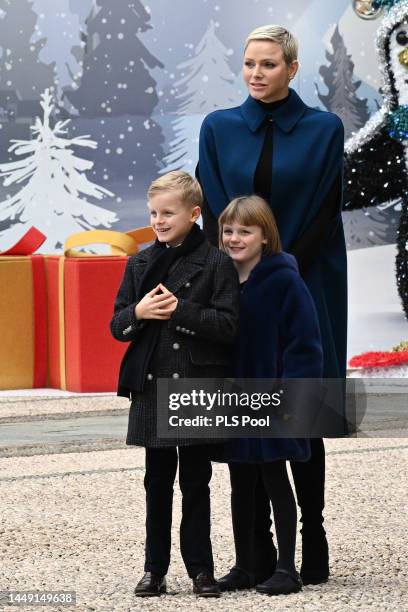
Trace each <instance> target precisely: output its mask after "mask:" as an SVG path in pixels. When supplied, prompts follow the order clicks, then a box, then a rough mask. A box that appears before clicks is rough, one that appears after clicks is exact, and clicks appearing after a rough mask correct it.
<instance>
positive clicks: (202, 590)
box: [193, 572, 221, 597]
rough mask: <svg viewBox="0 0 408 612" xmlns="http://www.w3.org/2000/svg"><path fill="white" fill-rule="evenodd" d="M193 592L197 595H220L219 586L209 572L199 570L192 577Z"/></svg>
mask: <svg viewBox="0 0 408 612" xmlns="http://www.w3.org/2000/svg"><path fill="white" fill-rule="evenodd" d="M193 593H195V594H196V595H198V596H199V597H219V596H220V595H221V591H220V587H219V586H218V584H217V582H216V581H215V579H214V576H212V575H210V574H204V572H201V573H200V574H198V575H197V576H196V577H195V578H193Z"/></svg>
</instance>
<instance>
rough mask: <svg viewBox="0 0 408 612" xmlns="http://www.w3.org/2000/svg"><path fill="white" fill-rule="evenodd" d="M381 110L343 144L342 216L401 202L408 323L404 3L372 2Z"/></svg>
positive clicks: (400, 272)
mask: <svg viewBox="0 0 408 612" xmlns="http://www.w3.org/2000/svg"><path fill="white" fill-rule="evenodd" d="M381 6H382V7H384V8H386V9H387V14H386V15H385V17H384V18H383V20H382V22H381V25H380V28H379V30H378V32H377V41H376V44H377V51H378V56H379V67H380V70H381V73H382V76H383V81H384V83H383V88H382V93H383V96H384V101H383V106H382V107H381V108H380V110H379V111H378V112H377V113H375V115H373V116H372V117H371V119H370V120H369V121H368V122H367V124H366V125H365V126H364V127H362V128H361V129H360V130H359V131H358V132H357V133H356V134H355V135H354V136H352V137H351V138H350V139H349V140H348V141H347V142H346V144H345V161H346V164H345V183H344V194H345V210H353V209H356V208H365V207H370V206H377V205H378V204H383V203H385V202H389V201H392V200H396V199H398V200H400V201H401V207H402V208H401V217H400V222H399V227H398V232H397V257H396V277H397V287H398V292H399V295H400V297H401V301H402V306H403V309H404V313H405V316H406V317H407V318H408V0H374V3H373V8H374V9H376V8H379V7H381Z"/></svg>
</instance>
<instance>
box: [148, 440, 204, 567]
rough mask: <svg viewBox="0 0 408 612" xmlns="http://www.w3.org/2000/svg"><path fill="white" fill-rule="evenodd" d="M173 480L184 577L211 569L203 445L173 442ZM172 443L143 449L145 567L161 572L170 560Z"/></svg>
mask: <svg viewBox="0 0 408 612" xmlns="http://www.w3.org/2000/svg"><path fill="white" fill-rule="evenodd" d="M178 461H179V484H180V489H181V492H182V496H183V500H182V519H181V525H180V549H181V555H182V557H183V561H184V564H185V566H186V569H187V572H188V575H189V576H190V578H194V577H195V576H197V574H199V573H200V572H204V573H206V574H213V571H214V565H213V557H212V549H211V541H210V489H209V486H208V485H209V482H210V480H211V474H212V469H211V462H210V460H209V459H208V447H207V446H202V445H197V446H179V447H178ZM176 472H177V448H176V447H172V448H146V475H145V479H144V485H145V489H146V551H145V555H146V556H145V572H153V573H154V574H159V575H161V576H162V575H164V574H166V573H167V570H168V567H169V564H170V547H171V521H172V509H173V485H174V479H175V477H176Z"/></svg>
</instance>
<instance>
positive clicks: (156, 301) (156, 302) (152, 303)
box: [135, 283, 178, 321]
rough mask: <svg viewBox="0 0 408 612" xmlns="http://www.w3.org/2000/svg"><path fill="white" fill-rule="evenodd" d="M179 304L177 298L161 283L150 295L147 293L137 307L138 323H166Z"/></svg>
mask: <svg viewBox="0 0 408 612" xmlns="http://www.w3.org/2000/svg"><path fill="white" fill-rule="evenodd" d="M177 304H178V300H177V298H176V296H175V295H174V294H173V293H171V292H170V291H169V290H168V289H167V288H166V287H165V286H164V285H162V284H161V283H160V284H159V285H157V287H155V288H154V289H152V290H151V291H149V293H146V295H145V296H144V297H143V298H142V299H141V300H140V302H139V303H138V304H137V305H136V307H135V316H136V319H137V320H138V321H139V320H140V319H158V320H160V321H166V320H168V319H170V317H171V315H172V314H173V312H174V311H175V310H176V308H177Z"/></svg>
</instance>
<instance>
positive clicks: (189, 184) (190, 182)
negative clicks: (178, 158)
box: [147, 170, 203, 207]
mask: <svg viewBox="0 0 408 612" xmlns="http://www.w3.org/2000/svg"><path fill="white" fill-rule="evenodd" d="M163 191H179V192H180V194H181V201H182V202H183V204H189V205H191V206H200V207H201V206H202V204H203V192H202V190H201V187H200V183H199V182H198V181H197V179H195V178H193V177H192V176H191V175H190V174H188V172H184V171H183V170H173V171H172V172H167V173H166V174H163V175H162V176H160V177H159V178H157V179H156V180H154V181H153V182H152V184H151V185H150V187H149V189H148V190H147V197H148V198H149V200H150V198H151V197H153V196H154V195H156V194H158V193H162V192H163Z"/></svg>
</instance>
